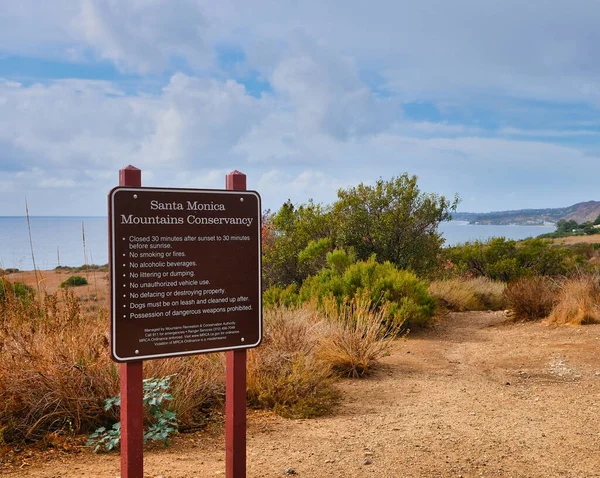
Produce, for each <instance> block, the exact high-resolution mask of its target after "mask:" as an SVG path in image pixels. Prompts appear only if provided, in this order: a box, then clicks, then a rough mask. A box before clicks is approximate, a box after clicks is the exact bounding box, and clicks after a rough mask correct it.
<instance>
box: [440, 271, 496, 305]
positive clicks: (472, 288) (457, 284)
mask: <svg viewBox="0 0 600 478" xmlns="http://www.w3.org/2000/svg"><path fill="white" fill-rule="evenodd" d="M504 288H505V284H504V283H503V282H497V281H493V280H491V279H488V278H486V277H477V278H472V279H465V278H453V279H447V280H441V281H434V282H432V283H431V284H430V285H429V293H430V294H431V295H432V296H433V297H435V298H436V299H437V301H438V303H439V304H440V305H441V306H442V307H443V308H446V309H449V310H453V311H457V312H464V311H468V310H500V309H503V308H504V306H505V299H504Z"/></svg>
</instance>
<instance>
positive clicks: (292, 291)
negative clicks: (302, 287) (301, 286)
mask: <svg viewBox="0 0 600 478" xmlns="http://www.w3.org/2000/svg"><path fill="white" fill-rule="evenodd" d="M262 300H263V307H265V308H272V307H287V308H288V309H291V308H294V307H296V306H298V305H299V304H300V298H299V296H298V287H296V285H295V284H291V285H289V286H287V287H286V288H285V289H284V288H282V287H279V286H272V287H269V288H268V289H267V290H266V291H264V292H263V296H262Z"/></svg>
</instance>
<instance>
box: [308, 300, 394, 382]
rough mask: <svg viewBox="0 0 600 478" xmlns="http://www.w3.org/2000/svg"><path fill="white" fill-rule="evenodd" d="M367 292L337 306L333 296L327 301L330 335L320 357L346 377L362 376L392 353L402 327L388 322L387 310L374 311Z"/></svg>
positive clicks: (323, 341) (326, 335) (325, 335)
mask: <svg viewBox="0 0 600 478" xmlns="http://www.w3.org/2000/svg"><path fill="white" fill-rule="evenodd" d="M371 306H372V304H371V298H370V297H369V295H368V293H364V294H363V296H362V297H360V296H359V297H355V298H353V299H351V300H346V301H344V302H343V303H342V304H341V306H339V307H338V305H337V302H336V301H335V299H333V298H332V297H330V298H325V299H324V310H325V317H326V319H327V325H328V327H327V332H326V333H325V334H324V337H323V340H322V342H321V345H320V347H319V357H320V359H321V360H323V361H324V362H326V363H327V364H328V365H329V366H330V367H332V369H333V371H334V372H335V373H336V374H338V375H341V376H345V377H355V378H356V377H362V376H363V375H364V374H366V373H368V372H369V371H370V370H372V369H373V368H374V367H375V366H376V365H377V363H378V362H379V359H381V358H382V357H384V356H385V355H387V354H388V353H389V350H390V348H391V345H392V343H393V341H394V339H395V338H396V337H397V336H398V333H399V332H400V327H399V326H397V325H394V324H393V323H389V322H388V321H387V320H386V318H387V316H388V310H387V309H388V307H387V306H383V307H380V308H379V309H378V310H377V311H373V310H372V307H371Z"/></svg>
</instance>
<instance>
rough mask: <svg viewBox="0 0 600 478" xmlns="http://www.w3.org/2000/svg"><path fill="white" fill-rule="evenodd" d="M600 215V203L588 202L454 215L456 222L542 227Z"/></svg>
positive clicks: (579, 222)
mask: <svg viewBox="0 0 600 478" xmlns="http://www.w3.org/2000/svg"><path fill="white" fill-rule="evenodd" d="M598 215H600V201H587V202H580V203H577V204H573V205H572V206H569V207H560V208H547V209H519V210H516V211H495V212H485V213H476V212H457V213H454V214H452V219H454V220H456V221H469V222H470V223H471V224H497V225H506V224H519V225H542V224H548V223H556V222H558V221H559V220H560V219H565V220H567V221H570V220H573V221H575V222H577V223H578V224H581V223H582V222H586V221H590V222H593V221H595V220H596V218H597V217H598Z"/></svg>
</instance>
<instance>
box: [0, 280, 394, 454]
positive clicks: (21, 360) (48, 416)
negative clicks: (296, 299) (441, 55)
mask: <svg viewBox="0 0 600 478" xmlns="http://www.w3.org/2000/svg"><path fill="white" fill-rule="evenodd" d="M38 277H39V276H38ZM0 280H1V281H7V279H6V278H2V279H0ZM42 280H43V279H42ZM57 282H58V281H57ZM6 284H8V283H7V282H2V284H0V286H3V285H6ZM13 289H14V288H11V287H6V286H3V289H2V290H3V291H4V292H5V293H4V294H3V295H0V396H1V397H2V403H1V404H0V442H2V441H4V442H7V443H15V442H22V441H40V440H42V441H44V440H46V441H47V440H50V439H52V437H56V436H57V434H59V435H70V434H72V435H75V434H80V433H89V432H91V431H93V430H94V429H96V428H97V427H98V426H107V425H108V426H111V425H112V423H114V422H116V421H118V419H119V417H118V410H115V409H111V410H109V411H106V410H104V401H105V400H106V399H107V398H109V397H113V396H115V395H117V394H118V393H119V368H118V365H117V364H115V363H113V362H112V361H111V360H110V358H109V353H108V339H109V336H108V325H109V311H108V307H107V300H95V299H94V297H96V294H95V293H94V291H93V289H94V286H93V285H92V286H90V291H83V290H81V289H84V288H76V289H72V288H66V289H58V290H56V291H55V292H53V293H47V292H42V293H41V294H40V295H28V294H25V295H23V294H21V295H20V296H19V295H17V294H15V293H14V290H13ZM11 291H13V293H11ZM99 295H100V296H102V297H106V296H105V295H104V294H103V292H102V288H101V290H100V294H99ZM384 319H385V309H384V310H382V311H380V312H377V313H373V312H371V311H369V310H368V305H367V304H366V303H364V304H363V303H359V302H353V303H349V304H346V305H344V306H343V307H341V308H340V309H338V310H336V311H335V312H334V311H333V308H330V311H329V312H328V313H327V314H326V315H324V314H322V313H319V312H318V311H317V309H316V307H315V306H314V305H307V306H304V307H302V308H300V309H297V310H289V309H285V308H280V309H274V310H270V311H267V312H265V326H264V338H263V343H262V345H261V346H260V347H258V348H256V349H253V350H251V351H249V358H248V372H247V378H248V399H249V403H250V405H252V406H255V407H260V408H268V409H272V410H274V411H275V412H277V413H279V414H281V415H283V416H288V417H311V416H317V415H321V414H323V413H327V412H329V411H330V410H331V409H332V408H333V407H334V406H335V404H336V402H337V400H338V398H339V393H338V391H337V390H336V389H335V387H334V381H335V375H336V374H340V375H345V376H360V375H362V374H364V373H366V372H367V371H368V370H370V369H371V368H373V366H374V365H375V364H376V363H377V360H378V359H379V358H380V357H382V356H383V355H385V354H386V353H387V351H388V349H389V345H390V343H391V341H392V340H393V338H394V336H395V335H396V334H397V330H396V329H393V330H392V329H390V328H389V327H388V326H386V325H385V323H386V322H385V320H384ZM171 374H176V375H175V377H174V379H173V380H172V390H171V392H172V394H173V396H174V401H173V402H172V403H170V408H172V409H173V410H174V411H176V412H177V416H178V421H179V424H180V428H181V429H183V430H186V429H197V428H200V427H203V426H205V425H206V423H207V421H211V420H214V418H215V417H218V421H220V420H221V419H222V411H223V410H222V408H223V402H224V393H225V385H224V382H225V367H224V354H207V355H198V356H191V357H180V358H175V359H168V360H151V361H146V362H145V363H144V376H145V377H163V376H166V375H171Z"/></svg>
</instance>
